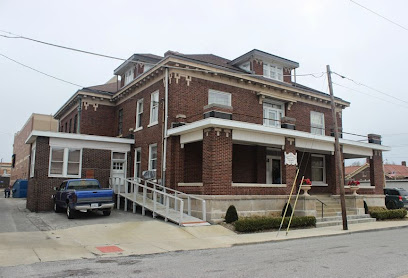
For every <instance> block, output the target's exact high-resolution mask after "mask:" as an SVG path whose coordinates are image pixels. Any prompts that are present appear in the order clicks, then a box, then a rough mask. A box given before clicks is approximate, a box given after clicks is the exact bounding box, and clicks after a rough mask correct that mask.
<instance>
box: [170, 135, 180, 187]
mask: <svg viewBox="0 0 408 278" xmlns="http://www.w3.org/2000/svg"><path fill="white" fill-rule="evenodd" d="M167 146H168V147H167V162H168V163H167V169H166V184H167V186H169V187H170V188H174V189H176V188H177V185H178V183H180V182H184V148H183V146H182V145H181V144H180V136H172V137H169V140H168V145H167Z"/></svg>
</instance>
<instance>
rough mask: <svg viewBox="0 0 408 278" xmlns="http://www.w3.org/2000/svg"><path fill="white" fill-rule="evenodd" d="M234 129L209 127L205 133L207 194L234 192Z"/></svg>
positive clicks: (204, 167)
mask: <svg viewBox="0 0 408 278" xmlns="http://www.w3.org/2000/svg"><path fill="white" fill-rule="evenodd" d="M231 182H232V131H231V130H230V129H221V128H208V129H205V130H204V134H203V186H204V194H205V195H231V194H232V186H231Z"/></svg>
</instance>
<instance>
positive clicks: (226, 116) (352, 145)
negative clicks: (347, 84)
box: [55, 50, 389, 200]
mask: <svg viewBox="0 0 408 278" xmlns="http://www.w3.org/2000/svg"><path fill="white" fill-rule="evenodd" d="M298 66H299V64H298V63H297V62H294V61H290V60H288V59H285V58H281V57H278V56H275V55H272V54H269V53H265V52H263V51H259V50H252V51H250V52H248V53H246V54H244V55H242V56H240V57H238V58H236V59H234V60H228V59H225V58H222V57H219V56H215V55H212V54H198V55H186V54H181V53H178V52H172V51H168V52H166V53H165V54H164V56H163V57H160V56H156V55H152V54H135V55H133V56H132V57H130V58H129V59H128V60H127V61H126V62H124V63H123V64H122V65H120V66H119V67H118V68H117V69H116V70H115V71H114V73H115V75H116V76H117V77H118V78H116V82H111V83H107V84H104V85H100V86H94V87H88V88H84V89H82V90H79V91H78V92H76V94H75V95H74V96H73V97H72V98H71V99H70V100H68V101H67V103H65V104H64V105H63V107H61V109H60V110H59V111H58V112H57V113H56V115H55V118H56V119H58V120H59V122H60V124H59V126H60V132H63V133H70V132H71V133H80V134H91V135H98V136H109V137H119V138H130V139H131V140H132V142H133V143H132V145H131V147H130V148H131V149H130V152H129V155H128V161H127V163H128V166H127V167H128V171H127V176H128V177H130V176H134V177H141V174H142V172H143V171H146V170H150V171H152V172H155V173H156V180H158V181H159V182H161V183H162V184H164V185H165V186H168V187H171V188H173V189H177V190H180V191H183V192H186V193H193V194H201V195H203V196H206V197H208V198H216V197H214V196H231V198H234V199H235V200H238V199H239V198H242V199H250V198H252V197H253V198H254V199H257V198H263V197H265V196H286V195H287V194H288V193H289V192H290V190H291V187H292V184H293V183H294V182H295V176H296V170H297V169H300V170H299V171H300V174H299V175H300V176H305V178H310V179H311V180H312V184H313V185H312V189H311V191H310V193H311V194H322V193H324V194H333V195H336V194H338V193H339V188H338V187H336V181H337V180H336V179H337V177H338V175H337V174H336V169H335V167H334V138H333V137H332V132H333V122H334V121H333V118H332V112H331V100H330V96H329V95H327V94H325V93H323V92H319V91H316V90H314V89H311V88H308V87H306V86H303V85H301V84H298V83H296V82H294V81H293V80H292V76H294V75H295V69H296V68H298ZM119 77H120V78H119ZM294 80H295V79H294ZM335 106H336V115H337V117H338V118H337V121H338V122H339V126H340V128H341V127H342V110H343V109H345V108H346V107H348V106H349V102H347V101H345V100H342V99H340V98H336V99H335ZM72 122H75V127H76V128H74V127H73V126H74V124H73V123H72ZM375 138H377V139H378V136H377V137H375ZM377 139H376V140H374V141H369V140H370V139H369V138H368V141H367V142H366V143H363V142H353V141H350V140H345V139H340V143H341V145H342V154H341V155H342V157H343V159H346V158H358V157H366V158H370V159H371V160H370V161H371V165H372V166H373V167H372V168H373V169H375V171H376V172H375V173H376V174H375V176H376V178H375V179H374V182H373V184H372V185H373V186H372V188H373V189H370V190H368V191H367V194H380V189H381V188H382V187H383V183H382V182H381V178H380V177H381V175H382V174H383V173H382V168H381V167H380V166H379V165H380V162H381V161H382V151H386V150H389V148H387V147H385V146H382V145H381V144H380V143H379V142H378V140H377ZM111 167H112V166H111ZM299 181H300V179H299V178H298V179H297V181H296V183H297V184H299ZM340 184H344V181H341V182H340ZM346 192H348V191H346ZM348 193H349V192H348ZM251 196H252V197H251ZM256 196H258V197H256ZM260 196H261V197H260ZM227 199H228V198H227Z"/></svg>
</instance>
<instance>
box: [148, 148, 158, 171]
mask: <svg viewBox="0 0 408 278" xmlns="http://www.w3.org/2000/svg"><path fill="white" fill-rule="evenodd" d="M153 147H156V169H154V170H156V171H157V166H158V164H157V160H158V149H157V143H154V144H150V145H149V160H148V167H147V169H148V170H149V171H152V170H153V169H152V167H151V163H150V162H151V160H152V148H153Z"/></svg>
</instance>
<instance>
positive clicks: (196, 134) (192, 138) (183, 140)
mask: <svg viewBox="0 0 408 278" xmlns="http://www.w3.org/2000/svg"><path fill="white" fill-rule="evenodd" d="M202 140H203V131H202V130H197V131H193V132H191V133H187V134H183V135H180V144H187V143H193V142H197V141H202Z"/></svg>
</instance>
